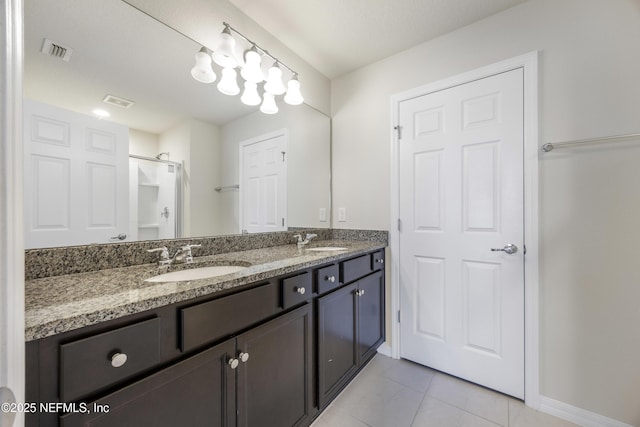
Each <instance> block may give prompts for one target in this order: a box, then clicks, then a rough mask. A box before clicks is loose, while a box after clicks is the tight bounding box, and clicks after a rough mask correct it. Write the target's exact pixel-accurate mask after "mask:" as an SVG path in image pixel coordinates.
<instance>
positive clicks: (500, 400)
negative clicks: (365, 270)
mask: <svg viewBox="0 0 640 427" xmlns="http://www.w3.org/2000/svg"><path fill="white" fill-rule="evenodd" d="M367 426H370V427H386V426H388V427H422V426H434V427H467V426H469V427H476V426H477V427H485V426H487V427H489V426H492V427H495V426H505V427H547V426H549V427H569V426H575V424H572V423H570V422H567V421H564V420H561V419H558V418H555V417H553V416H551V415H547V414H543V413H541V412H538V411H534V410H532V409H531V408H529V407H527V406H525V405H524V404H523V403H522V402H521V401H519V400H516V399H513V398H511V397H508V396H505V395H503V394H500V393H496V392H494V391H492V390H488V389H485V388H483V387H479V386H477V385H475V384H471V383H468V382H466V381H462V380H460V379H457V378H454V377H451V376H449V375H446V374H443V373H441V372H438V371H434V370H432V369H429V368H426V367H424V366H421V365H418V364H415V363H412V362H409V361H406V360H393V359H390V358H388V357H385V356H383V355H380V354H378V355H376V356H375V358H374V359H373V360H372V361H371V362H370V363H369V364H368V365H367V366H366V367H365V368H364V369H363V370H362V372H360V374H359V375H358V376H357V377H356V379H354V380H353V382H351V384H349V386H348V387H347V388H346V389H345V390H344V391H343V392H342V394H340V396H338V397H337V398H336V400H334V401H333V403H332V404H331V405H330V406H329V407H328V408H327V409H326V410H325V411H324V413H323V414H322V415H321V416H320V417H319V418H318V419H317V420H316V421H315V422H314V423H313V425H312V427H367Z"/></svg>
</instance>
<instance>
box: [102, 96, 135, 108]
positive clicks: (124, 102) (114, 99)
mask: <svg viewBox="0 0 640 427" xmlns="http://www.w3.org/2000/svg"><path fill="white" fill-rule="evenodd" d="M102 102H104V103H107V104H110V105H115V106H116V107H121V108H131V106H133V104H135V102H133V101H131V100H129V99H124V98H120V97H119V96H115V95H107V96H105V97H104V99H103V100H102Z"/></svg>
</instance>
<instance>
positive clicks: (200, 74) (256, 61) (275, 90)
mask: <svg viewBox="0 0 640 427" xmlns="http://www.w3.org/2000/svg"><path fill="white" fill-rule="evenodd" d="M223 24H224V30H223V31H222V34H221V35H220V43H219V44H218V46H217V48H216V49H215V50H214V51H213V52H212V51H211V50H209V49H207V48H206V47H204V46H203V47H202V48H201V49H200V51H199V52H198V53H196V56H195V59H196V63H195V65H194V66H193V68H192V69H191V75H192V76H193V78H194V79H196V80H197V81H199V82H202V83H213V82H214V81H215V80H216V73H215V72H214V71H213V67H212V61H213V62H215V63H216V64H217V65H219V66H220V67H222V77H221V78H220V81H219V82H218V84H217V88H218V90H219V91H220V92H222V93H224V94H225V95H230V96H235V95H237V94H239V93H240V87H239V86H238V72H237V71H236V69H239V70H240V76H241V77H242V78H243V79H244V83H243V87H244V90H243V92H242V96H241V97H240V100H241V101H242V102H243V103H244V104H246V105H259V104H261V105H260V111H262V112H263V113H265V114H275V113H277V112H278V105H277V104H276V101H275V97H276V96H280V95H283V94H285V93H286V94H285V96H284V102H286V103H287V104H290V105H300V104H302V103H303V102H304V98H303V97H302V93H301V92H300V82H299V81H298V73H296V72H295V71H293V70H292V69H291V68H289V67H287V66H286V65H285V64H283V63H282V62H281V61H280V60H278V59H277V58H276V57H274V56H272V55H271V54H270V53H269V52H267V51H266V50H265V49H263V48H261V47H260V46H258V45H257V44H256V43H255V42H253V41H251V40H249V39H248V38H247V37H245V36H244V35H242V34H241V33H240V32H238V31H237V30H236V29H235V28H233V27H232V26H230V25H229V24H227V23H226V22H223ZM232 32H233V33H235V35H236V36H238V38H239V39H241V40H243V42H242V43H243V46H240V47H243V48H244V53H243V54H242V58H239V56H240V54H238V55H237V56H236V50H237V47H236V44H237V41H236V39H235V38H234V37H233V35H232ZM239 52H242V50H240V51H239ZM265 60H266V61H265ZM262 64H272V65H271V66H270V67H269V68H268V71H267V75H266V78H265V73H264V72H263V66H262ZM282 68H285V69H286V70H287V74H288V75H290V77H289V81H288V83H287V86H286V87H285V85H284V83H283V81H282V77H283V70H282ZM260 88H261V89H262V92H263V93H262V97H261V96H260V93H259V91H258V89H260Z"/></svg>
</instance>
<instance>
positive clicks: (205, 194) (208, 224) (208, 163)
mask: <svg viewBox="0 0 640 427" xmlns="http://www.w3.org/2000/svg"><path fill="white" fill-rule="evenodd" d="M219 133H220V131H219V128H218V127H217V126H216V125H212V124H209V123H204V122H201V121H198V120H188V121H186V122H184V123H181V124H179V125H177V126H175V127H173V128H171V129H169V130H168V131H166V132H163V133H162V135H160V145H159V149H160V151H168V152H170V158H169V159H170V160H171V161H174V162H181V163H182V166H183V170H182V184H183V186H182V188H183V229H182V231H183V234H184V236H186V237H196V236H211V235H213V234H216V233H218V229H219V226H218V225H217V223H216V221H217V220H218V217H219V214H218V207H217V205H216V200H215V197H214V194H215V192H214V191H213V188H214V186H215V182H216V181H217V179H218V178H217V176H218V174H219V173H220V156H219V152H220V135H219Z"/></svg>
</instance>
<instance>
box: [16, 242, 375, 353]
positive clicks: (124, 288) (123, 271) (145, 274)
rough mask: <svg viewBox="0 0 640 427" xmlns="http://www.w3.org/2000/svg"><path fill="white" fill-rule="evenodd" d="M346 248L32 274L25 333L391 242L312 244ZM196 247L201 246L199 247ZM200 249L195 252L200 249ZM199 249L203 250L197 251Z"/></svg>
mask: <svg viewBox="0 0 640 427" xmlns="http://www.w3.org/2000/svg"><path fill="white" fill-rule="evenodd" d="M323 246H334V247H345V248H347V249H346V250H342V251H336V252H312V251H307V250H305V249H306V248H305V249H302V250H298V248H297V247H296V245H284V246H275V247H267V248H263V249H252V250H246V251H240V252H229V253H223V254H218V255H212V256H206V257H197V256H196V257H195V258H194V263H193V264H189V265H185V264H177V265H175V266H171V267H169V270H167V269H166V268H162V269H161V268H160V267H158V266H157V265H155V264H144V265H138V266H133V267H123V268H113V269H108V270H100V271H96V272H90V273H78V274H69V275H64V276H55V277H46V278H41V279H33V280H28V281H27V282H26V283H25V338H26V340H27V341H32V340H36V339H39V338H44V337H48V336H51V335H55V334H59V333H62V332H66V331H70V330H73V329H78V328H81V327H83V326H88V325H93V324H96V323H100V322H104V321H107V320H111V319H116V318H119V317H123V316H126V315H129V314H134V313H138V312H142V311H145V310H149V309H153V308H157V307H161V306H165V305H168V304H172V303H176V302H180V301H185V300H188V299H191V298H196V297H200V296H203V295H210V294H213V293H215V292H220V291H223V290H228V289H233V288H236V287H241V286H244V285H247V284H250V283H254V282H257V281H262V280H265V279H269V278H272V277H276V276H280V275H285V274H288V273H292V272H295V271H297V270H301V269H305V268H308V267H313V266H315V265H320V264H323V263H326V262H330V261H334V260H337V259H341V258H347V257H351V256H355V255H358V254H361V253H365V252H369V251H373V250H376V249H380V248H383V247H385V244H384V243H381V242H371V241H349V240H325V241H317V242H313V243H312V244H310V245H309V246H308V248H313V247H323ZM194 252H195V251H194ZM194 254H195V253H194ZM195 255H197V254H195ZM213 265H241V266H247V268H246V269H244V270H241V271H239V272H236V273H232V274H227V275H224V276H219V277H212V278H207V279H200V280H191V281H183V282H165V283H150V282H145V281H144V280H145V279H148V278H150V277H153V276H156V275H158V274H162V273H165V272H171V271H176V270H179V269H184V268H197V267H206V266H213Z"/></svg>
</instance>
